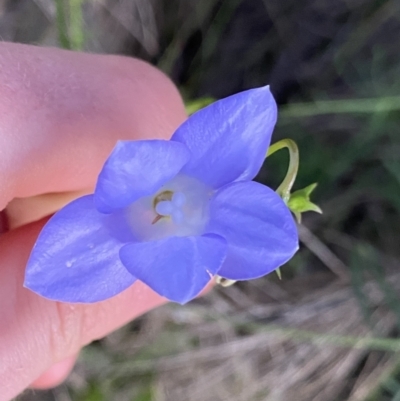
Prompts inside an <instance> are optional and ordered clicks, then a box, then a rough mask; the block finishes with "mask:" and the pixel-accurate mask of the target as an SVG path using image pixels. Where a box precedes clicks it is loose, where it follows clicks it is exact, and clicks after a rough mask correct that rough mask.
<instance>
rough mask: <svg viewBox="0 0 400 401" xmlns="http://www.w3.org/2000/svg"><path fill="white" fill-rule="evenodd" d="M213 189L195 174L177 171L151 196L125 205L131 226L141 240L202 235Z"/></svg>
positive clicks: (207, 217)
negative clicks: (177, 172) (194, 176)
mask: <svg viewBox="0 0 400 401" xmlns="http://www.w3.org/2000/svg"><path fill="white" fill-rule="evenodd" d="M211 196H212V189H210V188H208V187H207V186H206V185H204V184H203V183H202V182H200V181H198V180H197V179H195V178H192V177H188V176H184V175H178V176H176V177H175V178H174V179H172V180H171V181H169V182H168V183H166V184H165V185H163V187H162V188H160V190H159V191H158V192H157V193H156V194H154V195H151V196H146V197H144V198H141V199H139V200H138V201H136V202H134V203H133V204H132V205H130V206H129V207H128V208H127V209H126V216H127V219H128V223H129V226H130V228H131V230H132V231H133V234H134V235H135V237H136V238H137V239H138V240H140V241H153V240H157V239H161V238H165V237H169V236H178V237H183V236H191V235H201V234H203V232H204V229H205V226H206V224H207V222H208V219H209V200H210V198H211Z"/></svg>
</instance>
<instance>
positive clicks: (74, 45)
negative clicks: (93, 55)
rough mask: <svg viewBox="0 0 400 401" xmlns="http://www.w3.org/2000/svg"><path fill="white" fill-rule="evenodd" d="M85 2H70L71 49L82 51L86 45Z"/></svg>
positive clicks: (78, 0) (82, 0) (72, 0)
mask: <svg viewBox="0 0 400 401" xmlns="http://www.w3.org/2000/svg"><path fill="white" fill-rule="evenodd" d="M83 2H84V0H69V13H70V43H71V49H73V50H82V49H83V44H84V39H85V38H84V32H83V13H82V5H83Z"/></svg>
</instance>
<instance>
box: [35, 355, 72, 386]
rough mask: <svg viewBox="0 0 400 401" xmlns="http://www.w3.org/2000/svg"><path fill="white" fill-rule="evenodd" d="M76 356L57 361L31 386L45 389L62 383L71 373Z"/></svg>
mask: <svg viewBox="0 0 400 401" xmlns="http://www.w3.org/2000/svg"><path fill="white" fill-rule="evenodd" d="M76 358H77V357H76V356H75V355H74V356H71V357H69V358H67V359H64V360H63V361H61V362H58V363H56V364H55V365H53V366H52V367H51V368H50V369H48V370H47V371H46V372H45V373H43V374H42V375H41V376H40V377H39V378H38V379H37V380H35V381H34V382H33V383H32V384H31V387H33V388H36V389H38V390H44V389H47V388H49V387H55V386H58V385H59V384H61V383H62V382H63V381H64V380H65V379H66V378H67V376H68V375H69V374H70V372H71V370H72V368H73V367H74V365H75V362H76Z"/></svg>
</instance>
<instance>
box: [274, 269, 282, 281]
mask: <svg viewBox="0 0 400 401" xmlns="http://www.w3.org/2000/svg"><path fill="white" fill-rule="evenodd" d="M275 273H276V275H277V276H278V278H279V280H282V273H281V268H280V267H278V268H277V269H276V270H275Z"/></svg>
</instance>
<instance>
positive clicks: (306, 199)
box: [287, 183, 322, 223]
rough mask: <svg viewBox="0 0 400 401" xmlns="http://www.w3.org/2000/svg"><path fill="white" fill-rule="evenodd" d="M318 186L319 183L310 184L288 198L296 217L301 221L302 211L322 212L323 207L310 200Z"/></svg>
mask: <svg viewBox="0 0 400 401" xmlns="http://www.w3.org/2000/svg"><path fill="white" fill-rule="evenodd" d="M316 187H317V183H314V184H311V185H308V186H307V187H305V188H303V189H299V190H297V191H295V192H293V193H292V194H290V198H289V200H288V203H287V205H288V207H289V209H290V210H291V211H292V212H293V214H294V215H295V216H296V219H297V221H298V222H299V223H301V213H304V212H316V213H322V210H321V208H320V207H319V206H318V205H316V204H315V203H313V202H311V201H310V195H311V193H312V192H313V191H314V189H315V188H316Z"/></svg>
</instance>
